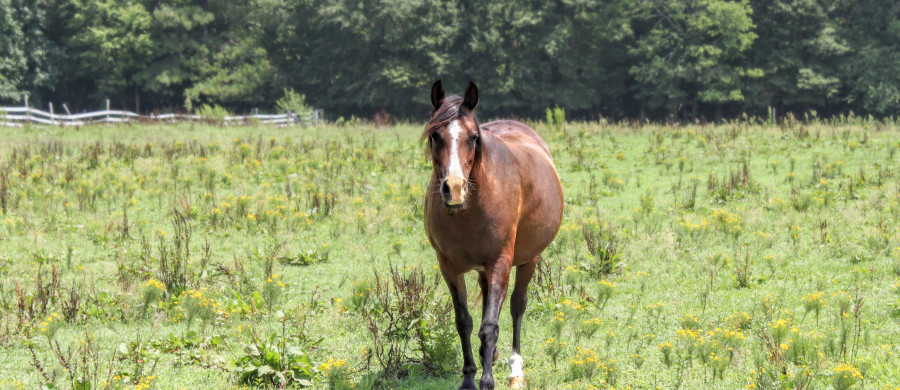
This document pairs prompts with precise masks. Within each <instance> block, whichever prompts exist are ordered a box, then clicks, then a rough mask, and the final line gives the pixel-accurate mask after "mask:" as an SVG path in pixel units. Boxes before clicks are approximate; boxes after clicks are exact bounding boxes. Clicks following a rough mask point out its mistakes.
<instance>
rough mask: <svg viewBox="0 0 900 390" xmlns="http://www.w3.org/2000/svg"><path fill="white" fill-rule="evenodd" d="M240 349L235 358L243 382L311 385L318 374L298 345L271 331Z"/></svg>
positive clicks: (249, 383)
mask: <svg viewBox="0 0 900 390" xmlns="http://www.w3.org/2000/svg"><path fill="white" fill-rule="evenodd" d="M244 353H245V355H244V356H242V357H240V358H238V359H237V361H236V362H235V366H236V367H237V368H238V371H239V376H240V378H239V383H240V384H243V385H257V386H260V385H269V386H275V387H278V388H285V387H288V386H297V387H311V386H312V385H313V382H314V381H315V380H316V379H317V378H318V377H319V376H320V375H321V374H320V372H319V370H318V368H316V363H315V362H313V360H312V359H311V358H310V356H309V355H308V354H307V353H306V351H305V350H304V349H303V348H302V347H300V346H297V345H293V344H291V343H289V339H288V338H285V337H279V335H278V334H275V333H273V334H272V335H270V336H269V338H268V339H267V340H257V341H256V342H253V343H250V344H247V345H246V346H245V347H244Z"/></svg>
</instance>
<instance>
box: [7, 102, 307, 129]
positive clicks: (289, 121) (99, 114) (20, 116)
mask: <svg viewBox="0 0 900 390" xmlns="http://www.w3.org/2000/svg"><path fill="white" fill-rule="evenodd" d="M63 108H64V109H65V111H66V114H55V113H54V112H53V105H52V104H50V106H49V109H50V111H42V110H38V109H35V108H31V107H28V100H27V99H26V100H25V106H24V107H0V126H6V127H23V126H24V125H25V124H44V125H51V126H84V125H88V124H94V123H131V122H137V123H142V122H165V123H174V122H189V121H195V122H209V123H219V124H222V125H224V126H237V125H245V124H258V123H262V124H270V125H275V126H277V127H285V126H295V125H309V124H316V123H319V120H321V119H322V110H321V109H315V110H312V111H310V112H307V113H301V114H294V113H290V112H289V113H284V114H253V115H235V116H226V117H219V118H210V117H204V116H200V115H189V114H150V115H139V114H135V113H133V112H130V111H122V110H110V109H109V101H107V103H106V110H103V111H95V112H85V113H80V114H70V113H68V111H69V110H68V108H67V107H66V106H65V105H63Z"/></svg>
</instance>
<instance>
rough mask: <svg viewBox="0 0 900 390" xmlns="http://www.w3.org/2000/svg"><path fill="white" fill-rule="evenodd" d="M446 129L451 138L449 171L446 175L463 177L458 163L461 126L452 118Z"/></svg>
mask: <svg viewBox="0 0 900 390" xmlns="http://www.w3.org/2000/svg"><path fill="white" fill-rule="evenodd" d="M447 129H448V130H449V131H450V137H452V138H453V140H452V141H450V171H449V172H448V175H447V176H448V177H458V178H463V171H462V165H460V164H459V135H460V134H462V127H460V126H459V121H458V120H454V121H453V122H450V125H449V126H448V127H447Z"/></svg>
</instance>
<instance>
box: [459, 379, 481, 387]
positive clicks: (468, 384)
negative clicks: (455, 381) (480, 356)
mask: <svg viewBox="0 0 900 390" xmlns="http://www.w3.org/2000/svg"><path fill="white" fill-rule="evenodd" d="M459 390H478V388H477V387H475V379H474V378H466V379H464V380H463V383H462V385H460V386H459Z"/></svg>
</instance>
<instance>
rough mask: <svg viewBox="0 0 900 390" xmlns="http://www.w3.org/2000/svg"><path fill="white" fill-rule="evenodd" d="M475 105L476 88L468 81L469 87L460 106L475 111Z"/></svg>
mask: <svg viewBox="0 0 900 390" xmlns="http://www.w3.org/2000/svg"><path fill="white" fill-rule="evenodd" d="M476 104H478V87H477V86H476V85H475V83H473V82H471V81H469V87H468V88H466V96H465V97H464V98H463V104H462V105H463V107H465V108H468V109H469V111H471V110H474V109H475V105H476Z"/></svg>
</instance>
